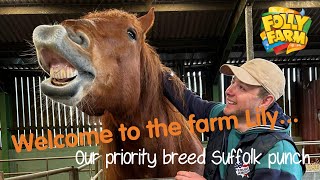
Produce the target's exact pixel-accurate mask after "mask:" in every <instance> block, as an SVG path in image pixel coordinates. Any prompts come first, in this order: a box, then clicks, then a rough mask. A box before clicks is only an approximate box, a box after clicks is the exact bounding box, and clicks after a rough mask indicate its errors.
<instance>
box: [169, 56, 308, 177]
mask: <svg viewBox="0 0 320 180" xmlns="http://www.w3.org/2000/svg"><path fill="white" fill-rule="evenodd" d="M220 72H221V73H223V74H225V75H229V76H233V78H232V82H231V85H230V86H229V87H228V88H227V90H226V92H225V93H226V104H222V103H218V102H208V101H205V100H202V99H201V98H200V97H199V96H197V95H195V94H194V93H192V92H191V91H190V90H188V89H187V88H185V91H184V98H185V102H182V101H181V100H179V99H178V98H176V97H175V94H176V92H175V91H174V89H176V88H175V87H174V86H173V83H171V81H170V76H171V75H169V74H166V75H165V76H164V86H165V88H164V89H165V94H166V97H167V98H168V99H169V100H170V101H171V102H172V103H173V104H174V105H175V106H176V107H177V109H178V110H179V111H180V112H181V113H182V114H183V115H184V116H185V117H189V115H190V114H195V119H204V118H208V119H209V118H213V117H222V116H230V115H235V116H237V118H238V123H239V124H238V126H237V127H238V128H237V129H235V128H234V126H233V128H231V129H229V130H228V129H227V128H226V127H224V128H223V130H222V131H219V130H216V131H213V132H209V133H207V134H206V135H207V136H208V137H209V141H208V145H207V148H206V165H205V171H204V174H201V175H199V174H197V173H194V172H187V171H183V170H182V171H179V172H178V173H177V176H176V179H205V178H206V179H232V180H234V179H241V180H242V179H259V180H260V179H290V180H291V179H292V180H294V179H301V178H302V176H303V173H304V171H305V166H304V165H303V164H300V163H296V162H299V160H300V159H301V158H300V157H298V156H294V159H293V160H291V161H290V160H288V161H286V162H284V163H274V164H271V166H270V163H269V162H268V161H269V159H268V158H269V157H270V155H273V154H275V153H278V155H279V157H278V158H279V159H281V158H282V156H284V155H285V154H288V153H291V154H292V155H293V154H295V153H296V152H298V150H297V148H296V147H295V145H294V143H293V140H292V138H291V137H290V136H289V135H288V133H289V131H290V127H291V126H290V124H288V123H287V120H288V119H290V117H288V116H287V115H285V114H284V113H283V111H282V109H281V107H280V106H279V105H278V104H277V103H276V101H277V100H278V99H279V98H280V97H281V96H282V95H283V93H284V89H285V77H284V75H283V73H282V71H281V69H280V68H279V67H278V66H277V65H276V64H274V63H272V62H270V61H267V60H265V59H253V60H250V61H247V62H246V63H244V64H243V65H242V66H240V67H237V66H232V65H226V64H225V65H222V66H221V68H220ZM257 108H259V109H266V112H267V113H268V114H270V115H271V117H277V118H276V121H275V122H274V124H272V126H271V123H270V122H273V120H271V119H269V118H268V117H267V121H266V122H267V124H261V123H259V122H260V121H259V120H260V119H261V117H259V116H260V115H258V116H257V115H256V110H257ZM246 110H249V111H250V112H251V113H250V124H254V126H248V122H247V121H246V119H248V118H249V117H246ZM257 117H258V118H259V120H257ZM281 120H285V123H284V124H281V123H280V121H281ZM214 126H216V127H217V126H218V124H217V123H215V124H214ZM215 129H218V128H215ZM217 152H219V154H222V157H218V156H217ZM234 152H237V153H236V154H233V156H232V157H233V159H232V160H230V161H227V163H225V162H226V161H221V163H220V164H218V163H216V162H217V160H219V158H220V159H221V158H222V159H227V158H228V157H227V155H228V154H229V155H230V154H232V153H234ZM239 152H240V153H239ZM252 152H255V153H254V154H253V153H252ZM252 156H255V157H253V158H254V161H250V157H252ZM250 162H257V163H250Z"/></svg>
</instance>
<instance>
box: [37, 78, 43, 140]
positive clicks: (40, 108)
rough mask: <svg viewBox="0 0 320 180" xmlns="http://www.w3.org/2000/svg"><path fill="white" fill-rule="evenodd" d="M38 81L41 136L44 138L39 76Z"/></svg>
mask: <svg viewBox="0 0 320 180" xmlns="http://www.w3.org/2000/svg"><path fill="white" fill-rule="evenodd" d="M38 80H39V96H40V120H41V135H42V136H44V131H43V111H42V92H41V88H40V86H41V85H40V83H41V78H40V76H39V77H38Z"/></svg>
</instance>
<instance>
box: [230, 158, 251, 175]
mask: <svg viewBox="0 0 320 180" xmlns="http://www.w3.org/2000/svg"><path fill="white" fill-rule="evenodd" d="M234 167H235V169H236V173H237V176H241V177H247V178H249V175H248V173H249V172H250V168H249V164H244V163H242V162H240V161H238V162H236V163H235V165H234Z"/></svg>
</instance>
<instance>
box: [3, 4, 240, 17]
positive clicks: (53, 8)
mask: <svg viewBox="0 0 320 180" xmlns="http://www.w3.org/2000/svg"><path fill="white" fill-rule="evenodd" d="M233 6H234V5H233V3H232V2H210V3H209V2H208V3H183V4H179V3H177V4H151V5H149V4H136V5H123V4H110V3H109V4H99V5H98V4H94V5H81V4H70V5H68V4H66V5H44V4H29V5H28V4H24V5H18V4H12V5H11V6H10V5H7V6H2V7H0V15H18V14H20V15H23V14H83V13H84V12H90V11H95V10H102V9H109V8H116V9H123V10H126V11H128V12H136V13H139V12H147V11H148V10H149V8H150V7H155V11H156V12H170V11H176V12H178V11H220V10H221V11H222V10H232V8H233Z"/></svg>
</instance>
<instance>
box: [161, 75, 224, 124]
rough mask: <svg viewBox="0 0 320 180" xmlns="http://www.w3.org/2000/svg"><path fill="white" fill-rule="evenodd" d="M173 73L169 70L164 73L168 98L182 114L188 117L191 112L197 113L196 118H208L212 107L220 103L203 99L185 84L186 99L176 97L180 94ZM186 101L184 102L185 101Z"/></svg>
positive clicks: (184, 93)
mask: <svg viewBox="0 0 320 180" xmlns="http://www.w3.org/2000/svg"><path fill="white" fill-rule="evenodd" d="M171 78H172V75H171V74H170V73H168V72H166V73H164V75H163V84H164V94H165V96H166V97H167V98H168V100H169V101H170V102H171V103H172V104H173V105H174V106H175V107H176V108H177V109H178V110H179V112H180V113H181V114H183V115H184V116H185V117H186V118H188V117H189V115H190V114H194V115H195V119H202V118H208V117H209V115H210V111H211V109H212V108H213V107H214V106H215V105H217V104H219V103H215V102H209V101H206V100H203V99H201V97H200V96H198V95H196V94H195V93H193V92H192V91H190V90H188V89H187V87H185V86H184V92H183V96H184V100H183V99H179V98H178V97H176V94H178V93H177V92H175V91H176V89H178V88H175V87H174V86H175V84H174V83H173V81H172V80H170V79H171ZM183 101H184V102H183Z"/></svg>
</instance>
